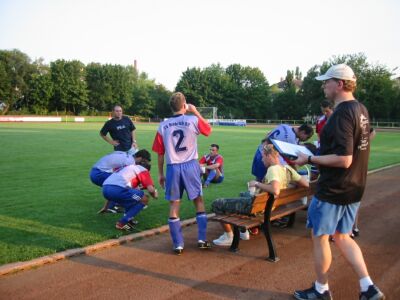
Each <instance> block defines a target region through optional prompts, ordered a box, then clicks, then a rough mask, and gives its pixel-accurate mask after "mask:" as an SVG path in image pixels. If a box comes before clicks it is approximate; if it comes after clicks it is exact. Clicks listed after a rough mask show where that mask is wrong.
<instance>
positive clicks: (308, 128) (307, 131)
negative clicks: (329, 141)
mask: <svg viewBox="0 0 400 300" xmlns="http://www.w3.org/2000/svg"><path fill="white" fill-rule="evenodd" d="M299 131H304V133H305V134H307V135H308V136H312V135H313V134H314V129H313V128H312V127H311V125H308V124H301V126H300V127H299Z"/></svg>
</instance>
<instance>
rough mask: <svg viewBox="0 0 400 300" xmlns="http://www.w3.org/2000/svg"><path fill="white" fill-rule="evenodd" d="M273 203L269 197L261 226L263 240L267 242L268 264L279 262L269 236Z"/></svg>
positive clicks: (272, 198)
mask: <svg viewBox="0 0 400 300" xmlns="http://www.w3.org/2000/svg"><path fill="white" fill-rule="evenodd" d="M274 202H275V199H274V196H273V195H270V198H269V199H268V201H267V205H266V207H265V211H264V223H263V224H262V225H261V226H262V228H263V231H264V235H265V239H266V240H267V243H268V251H269V256H268V257H267V260H268V261H270V262H277V261H279V257H278V256H277V253H276V250H275V244H274V241H273V240H272V234H271V221H270V218H271V210H272V206H273V204H274Z"/></svg>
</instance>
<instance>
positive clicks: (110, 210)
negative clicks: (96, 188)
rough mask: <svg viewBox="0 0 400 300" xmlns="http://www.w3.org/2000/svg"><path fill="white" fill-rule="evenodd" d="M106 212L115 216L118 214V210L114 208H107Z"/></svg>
mask: <svg viewBox="0 0 400 300" xmlns="http://www.w3.org/2000/svg"><path fill="white" fill-rule="evenodd" d="M106 212H107V213H110V214H116V213H117V212H118V208H117V207H116V206H114V207H109V208H107V210H106Z"/></svg>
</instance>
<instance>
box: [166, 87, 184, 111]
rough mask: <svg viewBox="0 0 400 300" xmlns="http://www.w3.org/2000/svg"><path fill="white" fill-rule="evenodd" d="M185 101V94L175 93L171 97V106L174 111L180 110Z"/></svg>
mask: <svg viewBox="0 0 400 300" xmlns="http://www.w3.org/2000/svg"><path fill="white" fill-rule="evenodd" d="M185 103H186V98H185V95H184V94H183V93H181V92H177V93H173V94H172V96H171V98H169V106H170V107H171V109H172V111H173V112H177V111H180V110H181V109H182V107H183V105H184V104H185Z"/></svg>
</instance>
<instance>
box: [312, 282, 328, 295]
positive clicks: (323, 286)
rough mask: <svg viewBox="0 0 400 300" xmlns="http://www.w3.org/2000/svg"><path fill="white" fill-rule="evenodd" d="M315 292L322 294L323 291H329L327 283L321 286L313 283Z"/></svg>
mask: <svg viewBox="0 0 400 300" xmlns="http://www.w3.org/2000/svg"><path fill="white" fill-rule="evenodd" d="M315 290H316V291H317V292H318V293H320V294H323V293H325V291H329V285H328V283H325V284H322V283H319V282H318V281H317V280H316V281H315Z"/></svg>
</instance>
